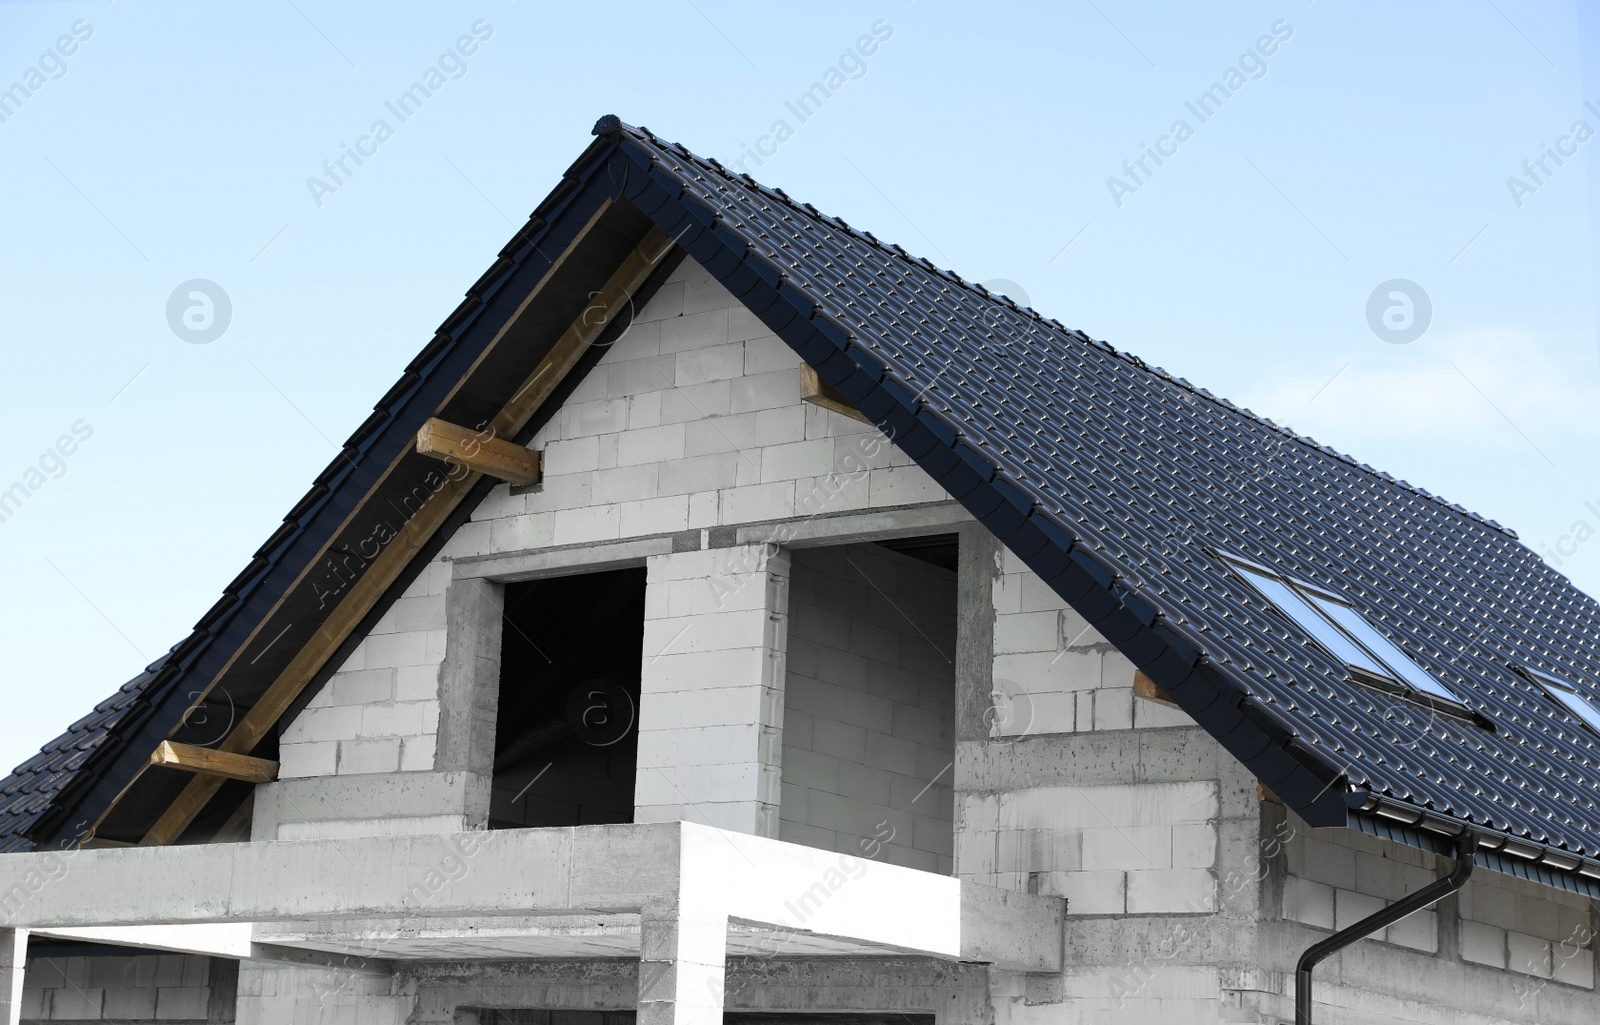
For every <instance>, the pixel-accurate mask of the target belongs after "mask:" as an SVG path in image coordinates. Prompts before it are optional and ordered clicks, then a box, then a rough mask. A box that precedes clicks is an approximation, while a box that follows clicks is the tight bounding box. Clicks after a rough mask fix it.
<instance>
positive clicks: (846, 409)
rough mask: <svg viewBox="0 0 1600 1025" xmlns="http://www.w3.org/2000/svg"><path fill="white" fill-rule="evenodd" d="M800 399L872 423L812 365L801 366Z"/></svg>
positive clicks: (804, 364) (803, 364)
mask: <svg viewBox="0 0 1600 1025" xmlns="http://www.w3.org/2000/svg"><path fill="white" fill-rule="evenodd" d="M800 397H801V398H802V399H805V400H806V401H807V402H809V403H811V404H812V405H816V406H821V407H822V408H823V409H831V410H833V411H834V412H835V413H843V414H844V415H845V416H848V417H854V418H855V419H857V420H860V421H861V422H862V423H864V424H869V423H871V422H872V421H871V420H868V419H867V418H866V417H865V416H863V415H862V413H861V411H860V410H859V409H857V408H856V407H854V406H852V405H851V404H850V400H848V399H846V398H845V397H844V396H843V395H840V394H839V389H837V388H835V387H834V386H833V385H831V384H829V383H828V382H827V381H824V380H823V379H822V377H821V376H820V375H819V374H818V373H817V371H816V368H814V367H813V366H812V365H811V364H810V363H802V364H800Z"/></svg>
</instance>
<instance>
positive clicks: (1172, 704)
mask: <svg viewBox="0 0 1600 1025" xmlns="http://www.w3.org/2000/svg"><path fill="white" fill-rule="evenodd" d="M1133 696H1134V697H1136V698H1144V699H1145V700H1146V701H1154V702H1155V703H1156V704H1158V705H1166V706H1167V707H1168V708H1177V707H1178V703H1177V702H1176V701H1174V700H1172V699H1171V698H1170V697H1168V696H1167V692H1166V691H1164V690H1162V689H1161V688H1160V687H1157V686H1156V681H1154V680H1152V679H1150V677H1148V676H1146V675H1144V673H1142V672H1140V671H1139V670H1137V669H1135V670H1134V671H1133Z"/></svg>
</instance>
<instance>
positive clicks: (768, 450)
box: [280, 259, 948, 779]
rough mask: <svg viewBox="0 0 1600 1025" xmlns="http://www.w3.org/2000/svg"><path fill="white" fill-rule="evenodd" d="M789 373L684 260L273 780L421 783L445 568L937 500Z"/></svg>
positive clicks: (298, 726) (290, 749) (301, 732)
mask: <svg viewBox="0 0 1600 1025" xmlns="http://www.w3.org/2000/svg"><path fill="white" fill-rule="evenodd" d="M799 369H800V358H799V357H798V356H796V355H795V354H794V352H793V351H792V350H791V349H790V348H789V347H788V346H787V345H785V344H784V343H783V342H782V341H781V340H779V339H778V338H777V337H776V336H775V335H773V334H771V333H770V332H768V331H767V330H766V328H765V327H764V326H763V325H762V324H761V322H760V321H759V320H757V319H756V317H755V316H754V315H753V314H751V313H750V312H749V311H748V310H746V309H745V308H744V306H743V305H742V304H740V303H739V301H738V300H737V299H735V298H734V297H733V296H732V295H730V294H729V293H728V291H727V290H726V289H724V288H723V287H722V286H721V285H720V284H718V283H717V282H716V281H715V280H714V279H712V277H711V276H710V275H709V274H708V273H706V271H705V269H704V268H702V267H701V266H700V265H699V264H697V263H695V262H694V261H693V260H688V259H686V260H685V261H684V262H683V264H682V265H681V266H680V267H679V268H678V269H677V270H676V271H675V272H674V273H673V275H672V276H671V278H670V279H669V280H668V281H667V282H666V283H665V284H664V285H663V286H662V287H661V289H660V290H659V291H658V292H657V293H656V295H655V296H654V297H653V298H652V299H651V300H650V302H649V303H647V304H646V305H645V306H644V308H643V309H641V310H640V311H639V313H638V315H637V317H636V318H635V321H634V324H633V326H632V328H631V329H630V330H629V331H628V332H627V333H626V334H625V335H624V336H623V337H622V338H621V339H620V340H618V341H617V342H616V343H615V344H613V345H612V346H611V347H610V349H609V351H607V352H606V353H605V355H604V357H603V358H602V359H601V361H600V363H599V364H598V365H597V366H596V367H595V368H594V369H593V370H592V371H591V372H590V373H589V375H588V376H587V377H586V378H585V379H584V380H583V382H582V383H581V384H580V385H579V386H578V388H577V389H576V391H575V392H574V393H573V394H572V395H571V396H570V397H569V398H568V400H567V403H566V405H565V406H563V407H562V408H561V409H560V410H559V411H557V413H556V415H555V416H554V417H553V418H552V419H551V421H550V422H549V423H548V424H547V425H546V426H545V427H544V428H543V429H542V430H541V431H540V432H539V434H538V435H537V436H536V437H535V438H534V439H533V441H532V442H531V443H530V447H532V448H536V449H543V450H544V454H545V480H544V483H543V484H542V485H541V486H540V487H539V488H538V489H536V490H534V491H530V492H528V493H525V494H516V495H513V494H511V490H510V488H509V487H506V486H501V487H498V488H496V489H495V490H494V491H493V492H491V493H490V495H489V496H488V497H487V498H486V499H485V500H484V501H483V502H482V503H481V504H480V505H479V506H478V508H477V509H476V510H474V512H473V514H472V519H471V521H470V522H468V523H467V524H465V525H463V526H462V528H461V529H460V530H459V531H457V533H456V534H455V536H454V537H453V538H451V540H450V541H449V543H448V544H447V545H446V546H445V548H444V550H443V551H442V552H441V553H440V554H439V555H438V556H437V557H436V558H435V559H434V561H433V563H432V564H431V565H430V566H429V568H428V569H427V571H425V572H424V573H423V575H422V576H421V577H420V578H419V579H418V581H417V583H416V584H415V585H413V586H412V587H411V588H410V589H409V590H408V591H407V592H406V595H405V601H402V602H401V603H399V605H397V606H396V608H395V609H394V610H391V611H390V613H389V614H387V615H385V616H384V620H383V622H382V623H380V624H379V627H378V629H376V630H374V631H373V634H372V636H371V637H369V638H368V639H366V640H365V641H363V643H362V645H361V647H360V648H359V649H357V651H356V652H355V653H354V654H353V655H352V656H351V658H350V659H349V661H348V662H347V663H346V664H345V665H344V666H342V667H341V668H340V670H339V672H338V673H337V674H336V675H335V676H334V677H333V679H332V680H331V681H330V683H329V684H328V685H327V686H326V687H324V688H323V690H322V692H320V693H319V694H318V695H317V696H316V698H315V699H314V700H313V701H312V703H311V705H310V706H309V707H307V708H306V709H305V710H304V711H302V712H301V713H300V715H299V716H298V717H297V718H296V720H295V721H294V722H293V723H292V724H290V726H289V727H288V728H287V729H286V731H285V732H284V734H283V736H282V738H281V744H282V746H281V748H280V762H281V769H280V776H281V777H282V778H285V779H288V778H294V777H302V776H327V775H334V774H339V775H346V774H351V773H363V772H394V771H427V770H431V769H432V768H433V746H434V739H435V737H436V736H437V730H438V705H437V702H438V667H439V664H440V662H441V661H442V660H443V658H444V644H445V638H444V589H445V586H446V585H447V584H448V582H449V580H450V563H451V562H452V561H453V560H454V559H456V558H459V557H462V556H469V555H487V554H498V553H507V552H516V551H526V550H532V549H541V548H550V547H558V546H563V545H583V544H587V543H591V542H595V541H607V540H619V539H626V538H633V537H647V536H652V535H658V534H663V533H670V532H676V531H681V530H686V529H705V528H709V527H715V526H727V525H738V524H747V523H761V522H765V521H771V520H781V519H794V518H797V517H798V518H803V517H809V516H814V515H817V514H819V513H836V512H848V511H851V510H860V509H868V508H884V507H892V506H905V505H914V504H919V503H925V502H934V501H944V500H946V499H947V497H948V496H947V495H946V494H945V493H944V491H943V489H941V488H940V487H939V486H938V484H937V483H935V482H934V481H933V480H932V478H930V477H928V475H927V474H925V473H923V472H922V470H921V469H919V468H918V467H916V466H914V465H912V463H911V460H910V459H909V458H907V457H906V456H904V455H903V454H901V453H900V451H899V450H898V449H896V448H895V447H894V445H893V444H892V443H891V442H889V441H888V440H887V439H885V438H884V437H883V435H882V434H881V433H880V432H879V431H878V430H877V429H876V428H874V427H872V426H870V425H868V424H864V423H861V422H860V421H858V420H854V419H851V418H850V417H846V416H841V415H839V414H838V413H833V412H829V411H828V410H825V409H822V408H821V407H818V406H815V405H812V404H811V403H807V402H803V401H801V399H800V377H799ZM519 490H521V489H519Z"/></svg>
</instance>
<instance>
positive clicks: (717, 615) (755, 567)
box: [634, 545, 789, 836]
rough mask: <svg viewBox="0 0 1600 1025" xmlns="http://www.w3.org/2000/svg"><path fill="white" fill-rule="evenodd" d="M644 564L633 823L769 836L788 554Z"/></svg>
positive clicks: (747, 548) (714, 552)
mask: <svg viewBox="0 0 1600 1025" xmlns="http://www.w3.org/2000/svg"><path fill="white" fill-rule="evenodd" d="M647 567H648V578H647V581H646V584H645V621H644V624H643V628H644V656H643V657H644V664H643V666H642V667H641V671H640V691H641V693H640V697H639V725H638V730H639V770H638V776H637V778H636V781H635V783H634V805H635V807H634V821H635V822H672V821H677V820H680V819H681V820H685V821H689V822H699V823H702V824H704V825H709V826H717V827H719V828H722V829H732V830H737V831H738V832H741V833H752V834H755V835H757V836H776V835H777V833H778V798H779V786H778V784H779V767H778V755H779V745H780V744H781V740H780V737H781V736H782V731H783V725H784V724H783V679H784V659H785V650H786V647H787V638H788V618H789V617H788V593H789V555H788V553H786V552H782V551H780V550H779V549H778V548H777V546H776V545H736V546H733V547H730V548H713V549H711V550H709V551H694V552H675V553H673V554H671V555H659V556H655V557H652V558H651V559H650V560H649V561H648V563H647Z"/></svg>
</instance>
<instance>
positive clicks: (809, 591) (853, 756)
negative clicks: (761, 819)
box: [778, 544, 956, 874]
mask: <svg viewBox="0 0 1600 1025" xmlns="http://www.w3.org/2000/svg"><path fill="white" fill-rule="evenodd" d="M789 610H790V611H789V659H788V661H789V671H788V677H787V681H788V682H787V687H786V689H785V692H784V713H783V805H782V824H781V827H780V830H779V834H778V836H779V839H782V840H787V841H790V842H792V843H799V844H805V845H806V846H809V847H819V848H822V849H823V850H833V851H840V852H843V853H849V854H853V855H856V856H857V857H864V856H873V857H877V858H878V859H879V860H882V861H887V862H889V863H891V864H896V865H905V866H907V867H909V868H918V869H922V870H924V871H928V872H940V873H944V874H949V873H950V872H951V871H952V869H953V854H954V849H953V835H954V830H953V809H952V804H951V788H950V783H951V778H950V773H951V771H952V768H953V765H954V762H955V722H954V715H955V713H954V707H953V706H954V700H955V661H954V659H955V643H956V624H955V619H956V580H955V574H954V573H953V572H951V571H949V570H946V569H941V568H939V567H937V566H932V565H929V564H928V563H926V562H922V561H919V560H917V559H914V558H911V557H910V556H907V555H902V554H900V553H898V552H893V551H889V550H887V549H885V548H883V547H882V546H879V545H873V544H861V545H847V546H838V547H829V548H806V549H800V550H797V551H796V552H795V553H794V555H793V575H792V582H791V586H790V591H789Z"/></svg>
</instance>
